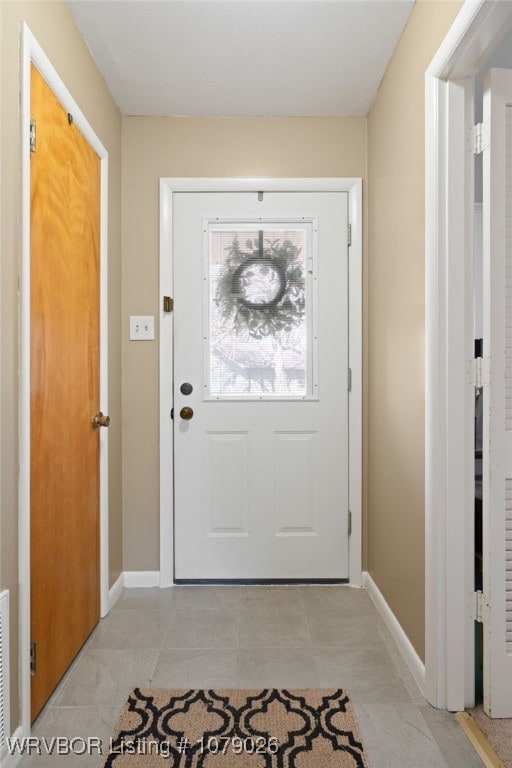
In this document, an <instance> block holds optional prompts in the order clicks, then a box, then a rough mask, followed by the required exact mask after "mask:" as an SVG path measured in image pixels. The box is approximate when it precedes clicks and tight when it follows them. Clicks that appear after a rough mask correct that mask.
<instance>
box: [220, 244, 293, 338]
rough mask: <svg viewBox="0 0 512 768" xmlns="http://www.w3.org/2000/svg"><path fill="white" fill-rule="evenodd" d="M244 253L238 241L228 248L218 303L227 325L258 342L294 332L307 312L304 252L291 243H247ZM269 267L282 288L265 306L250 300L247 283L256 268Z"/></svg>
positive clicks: (264, 303) (278, 289)
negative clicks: (282, 332)
mask: <svg viewBox="0 0 512 768" xmlns="http://www.w3.org/2000/svg"><path fill="white" fill-rule="evenodd" d="M245 246H246V249H247V250H242V248H241V247H240V242H239V240H238V237H237V236H235V237H234V239H233V242H232V243H231V245H230V246H228V247H227V249H226V250H227V251H228V254H227V256H226V261H225V264H224V269H223V270H222V272H221V274H220V276H219V280H218V283H217V291H216V296H215V301H216V303H217V306H218V308H219V311H220V313H221V317H222V318H223V320H224V322H225V324H226V325H228V324H229V325H230V327H232V328H234V330H235V332H236V333H237V334H238V333H243V332H246V333H248V334H249V336H252V337H253V338H255V339H261V338H263V337H264V336H269V335H275V334H277V333H279V332H281V331H286V332H290V331H291V330H292V329H293V328H294V327H296V326H298V325H300V324H301V322H302V320H303V319H304V316H305V312H306V302H305V279H304V270H303V268H302V265H301V264H300V262H299V260H298V259H299V255H300V252H301V249H300V248H298V247H297V246H296V245H294V244H293V243H292V242H291V240H284V241H283V242H281V240H280V239H277V240H266V241H265V245H264V247H263V245H262V241H261V242H260V243H258V240H254V241H253V240H249V239H248V240H246V242H245ZM261 264H263V265H266V266H268V268H269V269H272V270H274V272H275V273H276V275H277V277H278V288H277V290H276V292H275V294H274V296H272V298H271V299H270V300H268V301H265V302H253V301H251V300H250V299H248V298H247V296H246V293H245V290H244V285H243V283H244V280H245V279H246V278H247V276H249V277H250V268H251V266H253V265H261Z"/></svg>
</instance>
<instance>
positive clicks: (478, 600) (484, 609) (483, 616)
mask: <svg viewBox="0 0 512 768" xmlns="http://www.w3.org/2000/svg"><path fill="white" fill-rule="evenodd" d="M474 595H475V606H474V616H475V621H477V622H478V623H479V624H483V623H484V621H487V619H488V614H489V604H488V602H487V600H486V599H485V598H484V593H483V592H482V591H481V590H478V591H477V592H475V593H474Z"/></svg>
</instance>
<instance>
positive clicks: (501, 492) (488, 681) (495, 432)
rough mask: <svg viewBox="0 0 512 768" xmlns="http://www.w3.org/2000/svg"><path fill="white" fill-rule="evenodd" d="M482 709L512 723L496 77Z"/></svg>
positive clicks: (507, 254)
mask: <svg viewBox="0 0 512 768" xmlns="http://www.w3.org/2000/svg"><path fill="white" fill-rule="evenodd" d="M483 137H484V139H483V145H484V149H483V275H484V300H483V308H484V365H485V366H488V367H489V371H488V375H487V376H486V377H485V379H486V380H484V382H483V383H484V390H483V398H484V399H483V441H482V457H483V473H482V481H483V493H482V515H483V548H482V550H483V551H482V554H483V602H484V611H483V619H484V708H485V711H486V712H487V714H488V715H490V716H491V717H512V71H510V70H504V69H491V70H489V72H487V75H486V80H485V91H484V130H483Z"/></svg>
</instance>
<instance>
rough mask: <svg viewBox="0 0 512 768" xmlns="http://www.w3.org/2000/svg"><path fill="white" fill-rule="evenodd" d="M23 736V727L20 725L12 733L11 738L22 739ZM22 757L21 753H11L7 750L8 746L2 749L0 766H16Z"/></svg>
mask: <svg viewBox="0 0 512 768" xmlns="http://www.w3.org/2000/svg"><path fill="white" fill-rule="evenodd" d="M22 737H23V729H22V727H21V725H20V726H19V727H18V728H16V730H15V731H14V733H13V734H12V736H11V739H12V740H14V739H21V738H22ZM21 759H22V755H19V754H14V755H10V754H9V752H8V750H7V747H5V748H2V749H1V750H0V766H1V767H2V768H15V766H17V765H18V763H19V762H20V760H21ZM25 759H26V758H25Z"/></svg>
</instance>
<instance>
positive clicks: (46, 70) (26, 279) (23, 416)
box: [18, 22, 110, 735]
mask: <svg viewBox="0 0 512 768" xmlns="http://www.w3.org/2000/svg"><path fill="white" fill-rule="evenodd" d="M32 63H33V64H34V65H35V66H36V67H37V69H38V70H39V71H40V72H41V74H42V75H43V77H44V79H45V80H46V82H47V83H48V85H49V87H50V88H51V89H52V91H53V92H54V94H55V96H56V97H57V99H58V100H59V101H60V103H61V104H62V105H63V107H64V108H65V109H66V110H67V111H69V112H72V113H73V118H74V121H75V124H76V125H77V127H78V128H79V129H80V131H81V132H82V134H83V136H84V137H85V139H86V140H87V141H88V143H89V144H90V145H91V147H92V148H93V149H94V151H95V152H96V154H97V155H98V157H99V158H100V161H101V192H100V194H101V199H100V374H99V375H100V402H99V407H100V409H101V410H102V411H103V412H104V413H108V412H109V408H108V303H107V302H108V283H107V278H108V153H107V150H106V149H105V147H104V146H103V144H102V143H101V141H100V140H99V138H98V136H97V135H96V133H95V132H94V130H93V128H92V126H91V125H90V123H89V122H88V120H87V118H86V117H85V115H84V113H83V112H82V110H81V109H80V107H79V106H78V104H77V103H76V101H75V100H74V99H73V96H72V95H71V93H70V92H69V91H68V90H67V88H66V86H65V85H64V83H63V81H62V79H61V78H60V76H59V74H58V72H57V70H56V69H55V68H54V67H53V65H52V63H51V62H50V60H49V59H48V57H47V56H46V54H45V53H44V51H43V49H42V48H41V46H40V45H39V43H38V42H37V40H36V39H35V37H34V35H33V34H32V32H31V31H30V29H29V28H28V26H27V25H26V24H25V23H24V22H23V23H22V25H21V64H20V93H21V121H20V133H21V136H20V147H21V232H20V237H21V267H20V270H21V273H20V342H19V343H20V347H19V349H20V352H19V355H20V377H19V382H20V383H19V465H20V474H19V486H18V507H19V548H18V558H19V566H18V568H19V584H20V597H19V600H20V609H19V610H20V613H19V615H20V619H19V622H20V632H19V636H20V645H19V666H20V701H21V705H20V708H21V729H22V733H23V735H28V734H30V147H29V142H28V138H27V137H28V135H29V127H30V65H31V64H32ZM99 440H100V499H99V503H100V511H99V515H100V603H101V605H100V613H101V616H106V614H107V613H108V611H109V607H110V600H109V583H108V578H109V573H108V572H109V567H108V564H109V559H108V517H109V513H108V429H102V430H100V436H99Z"/></svg>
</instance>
